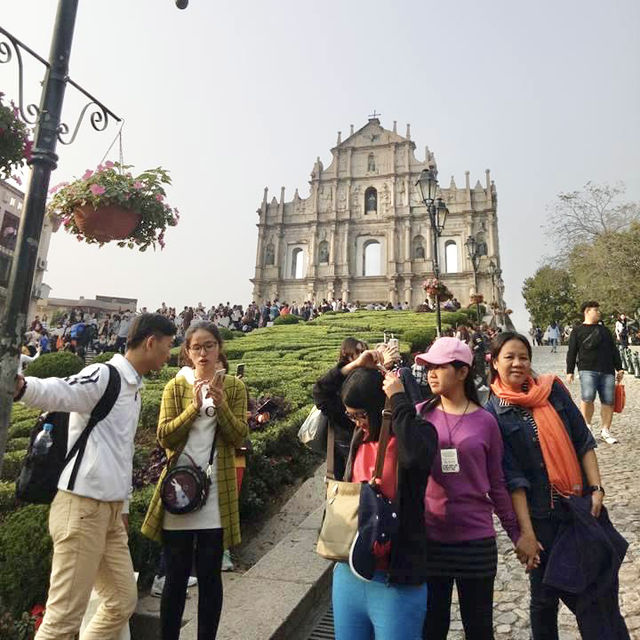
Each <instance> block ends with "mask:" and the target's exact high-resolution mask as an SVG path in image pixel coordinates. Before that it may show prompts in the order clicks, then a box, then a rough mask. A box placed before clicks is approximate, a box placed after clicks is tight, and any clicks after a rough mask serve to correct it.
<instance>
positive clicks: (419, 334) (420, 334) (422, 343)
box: [402, 327, 436, 353]
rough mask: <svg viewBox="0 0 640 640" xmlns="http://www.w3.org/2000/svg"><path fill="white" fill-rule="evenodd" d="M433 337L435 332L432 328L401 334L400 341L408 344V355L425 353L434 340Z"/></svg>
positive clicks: (411, 330) (412, 330)
mask: <svg viewBox="0 0 640 640" xmlns="http://www.w3.org/2000/svg"><path fill="white" fill-rule="evenodd" d="M435 337H436V330H435V328H434V327H427V328H425V329H410V330H409V331H405V332H404V333H403V334H402V340H403V341H404V342H408V343H409V351H410V353H416V351H426V350H427V347H428V346H429V345H430V344H431V343H432V342H433V341H434V340H435Z"/></svg>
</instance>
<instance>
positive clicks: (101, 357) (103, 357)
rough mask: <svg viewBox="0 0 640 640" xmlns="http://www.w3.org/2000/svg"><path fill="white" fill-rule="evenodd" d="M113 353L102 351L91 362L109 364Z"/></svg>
mask: <svg viewBox="0 0 640 640" xmlns="http://www.w3.org/2000/svg"><path fill="white" fill-rule="evenodd" d="M115 355H116V354H115V352H114V351H104V352H103V353H99V354H98V355H97V356H96V357H95V358H94V359H93V362H94V363H95V362H109V360H111V358H113V356H115Z"/></svg>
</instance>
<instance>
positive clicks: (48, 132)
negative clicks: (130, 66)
mask: <svg viewBox="0 0 640 640" xmlns="http://www.w3.org/2000/svg"><path fill="white" fill-rule="evenodd" d="M77 11H78V0H60V2H59V4H58V11H57V15H56V22H55V27H54V31H53V39H52V42H51V51H50V53H49V65H48V68H47V72H46V75H45V80H44V86H43V89H42V96H41V101H40V108H39V113H38V122H37V126H36V132H35V142H34V146H33V151H32V159H31V161H30V164H31V166H32V171H31V178H30V180H29V187H28V190H27V195H26V198H25V203H24V210H23V214H22V216H21V219H20V228H19V230H18V238H17V243H16V253H15V255H14V259H13V264H12V267H11V276H10V278H9V286H8V288H7V300H6V308H5V312H4V318H3V321H2V325H1V326H0V471H1V470H2V457H3V455H4V451H5V447H6V442H7V432H8V427H9V421H10V419H11V407H12V404H13V395H14V388H15V378H16V372H17V370H18V366H19V362H20V345H21V342H22V336H23V333H24V330H25V328H26V323H27V316H28V313H29V304H30V301H31V289H32V285H33V275H34V272H35V267H36V258H37V255H38V245H39V243H40V233H41V231H42V223H43V220H44V213H45V206H46V200H47V192H48V190H49V180H50V178H51V171H52V170H53V169H55V167H56V165H57V161H58V156H57V155H56V144H57V142H58V128H59V126H60V115H61V112H62V102H63V100H64V93H65V89H66V86H67V76H68V72H69V56H70V54H71V43H72V40H73V30H74V27H75V21H76V15H77Z"/></svg>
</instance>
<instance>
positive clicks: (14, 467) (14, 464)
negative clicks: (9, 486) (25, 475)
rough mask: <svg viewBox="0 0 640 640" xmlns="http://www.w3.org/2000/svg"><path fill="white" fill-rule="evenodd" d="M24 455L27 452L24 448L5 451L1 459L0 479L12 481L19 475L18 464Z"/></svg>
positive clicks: (20, 463) (19, 464)
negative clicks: (0, 470) (0, 472)
mask: <svg viewBox="0 0 640 640" xmlns="http://www.w3.org/2000/svg"><path fill="white" fill-rule="evenodd" d="M26 455H27V452H26V451H24V450H23V451H9V452H7V453H5V454H4V458H3V459H2V474H0V480H5V481H8V482H14V481H15V479H16V478H17V477H18V476H19V475H20V466H21V465H22V460H23V459H24V457H25V456H26Z"/></svg>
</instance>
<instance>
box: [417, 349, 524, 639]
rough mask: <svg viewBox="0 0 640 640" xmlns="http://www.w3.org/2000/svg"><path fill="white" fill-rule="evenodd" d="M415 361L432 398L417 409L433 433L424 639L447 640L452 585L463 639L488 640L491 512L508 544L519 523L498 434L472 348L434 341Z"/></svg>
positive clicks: (493, 553)
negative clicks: (483, 399) (478, 382)
mask: <svg viewBox="0 0 640 640" xmlns="http://www.w3.org/2000/svg"><path fill="white" fill-rule="evenodd" d="M416 363H417V364H422V365H425V366H426V367H427V370H428V382H429V386H430V387H431V390H432V391H433V393H434V397H433V398H432V399H431V400H428V401H427V402H424V403H422V404H420V405H418V406H417V409H418V412H419V414H420V416H421V417H422V418H423V419H424V420H427V421H429V422H431V423H432V424H433V425H434V426H435V428H436V431H437V432H438V440H439V446H438V452H437V453H436V457H435V459H434V462H433V466H432V469H431V475H430V477H429V481H428V484H427V491H426V494H425V524H426V530H427V541H428V546H427V550H428V555H427V574H428V576H429V577H428V581H427V592H428V596H427V617H426V623H425V629H424V637H425V638H428V640H445V639H446V637H447V633H448V630H449V622H450V613H451V595H452V592H453V583H454V581H455V582H456V587H457V590H458V598H459V601H460V612H461V615H462V624H463V626H464V630H465V636H466V638H467V640H492V639H493V616H492V611H493V583H494V579H495V575H496V567H497V558H498V552H497V546H496V540H495V537H496V533H495V530H494V528H493V513H494V511H495V512H496V514H497V515H498V517H499V518H500V521H501V523H502V526H503V527H504V529H505V530H506V532H507V533H508V535H509V537H510V538H511V540H512V541H513V542H514V544H515V543H516V542H517V540H518V538H519V537H520V531H519V529H518V523H517V520H516V517H515V514H514V511H513V506H512V504H511V498H510V496H509V493H508V492H507V489H506V485H505V482H504V477H503V473H502V437H501V435H500V429H499V428H498V424H497V423H496V420H495V418H494V417H493V416H492V415H491V414H490V413H488V412H487V411H485V410H484V409H483V408H482V407H481V406H480V403H479V400H478V396H477V392H476V389H475V386H474V384H473V375H472V372H471V367H472V364H473V354H472V352H471V349H470V348H469V347H468V346H467V345H466V344H465V343H464V342H461V341H460V340H458V339H457V338H440V339H438V340H436V342H435V343H434V344H433V345H432V346H431V348H430V349H429V351H428V352H427V353H424V354H421V355H419V356H417V357H416Z"/></svg>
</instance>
